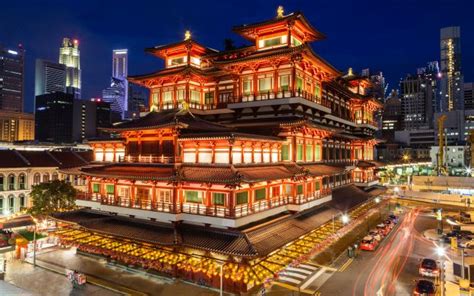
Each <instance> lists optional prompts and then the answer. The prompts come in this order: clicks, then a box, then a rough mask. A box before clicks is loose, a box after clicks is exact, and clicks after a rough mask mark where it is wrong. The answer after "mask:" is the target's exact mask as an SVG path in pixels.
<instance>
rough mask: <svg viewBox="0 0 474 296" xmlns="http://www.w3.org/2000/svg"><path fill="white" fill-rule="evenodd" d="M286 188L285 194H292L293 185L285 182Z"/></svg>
mask: <svg viewBox="0 0 474 296" xmlns="http://www.w3.org/2000/svg"><path fill="white" fill-rule="evenodd" d="M284 186H285V187H284V189H285V195H286V196H291V192H292V188H291V185H290V184H285V185H284Z"/></svg>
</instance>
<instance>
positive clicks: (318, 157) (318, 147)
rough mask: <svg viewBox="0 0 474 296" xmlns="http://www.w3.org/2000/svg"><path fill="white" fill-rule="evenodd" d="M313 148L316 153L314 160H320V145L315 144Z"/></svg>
mask: <svg viewBox="0 0 474 296" xmlns="http://www.w3.org/2000/svg"><path fill="white" fill-rule="evenodd" d="M314 149H315V150H316V151H315V152H316V154H315V156H316V159H315V160H320V159H321V146H319V145H316V146H315V147H314Z"/></svg>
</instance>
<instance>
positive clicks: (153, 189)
mask: <svg viewBox="0 0 474 296" xmlns="http://www.w3.org/2000/svg"><path fill="white" fill-rule="evenodd" d="M151 208H152V209H153V210H155V209H156V182H153V183H152V185H151Z"/></svg>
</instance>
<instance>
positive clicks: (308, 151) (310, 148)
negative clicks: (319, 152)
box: [306, 144, 313, 161]
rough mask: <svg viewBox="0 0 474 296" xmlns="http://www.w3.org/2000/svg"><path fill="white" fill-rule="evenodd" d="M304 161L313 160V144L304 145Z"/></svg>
mask: <svg viewBox="0 0 474 296" xmlns="http://www.w3.org/2000/svg"><path fill="white" fill-rule="evenodd" d="M306 161H313V145H311V144H307V145H306Z"/></svg>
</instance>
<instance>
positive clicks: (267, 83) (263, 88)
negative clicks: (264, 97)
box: [258, 77, 272, 92]
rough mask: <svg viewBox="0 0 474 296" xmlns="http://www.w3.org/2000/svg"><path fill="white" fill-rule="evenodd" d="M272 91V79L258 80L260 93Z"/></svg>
mask: <svg viewBox="0 0 474 296" xmlns="http://www.w3.org/2000/svg"><path fill="white" fill-rule="evenodd" d="M271 89H272V78H271V77H265V78H259V79H258V91H259V92H268V91H270V90H271Z"/></svg>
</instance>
